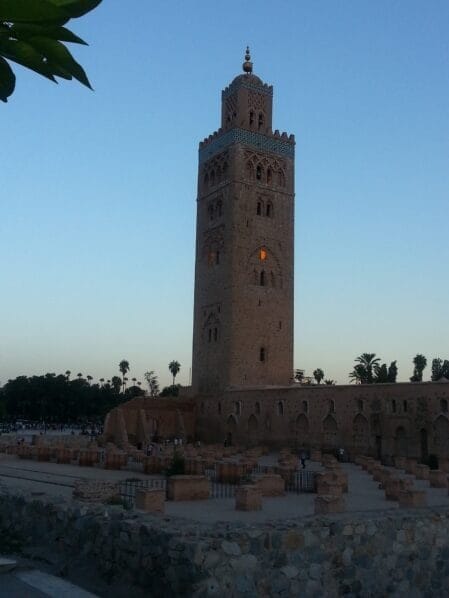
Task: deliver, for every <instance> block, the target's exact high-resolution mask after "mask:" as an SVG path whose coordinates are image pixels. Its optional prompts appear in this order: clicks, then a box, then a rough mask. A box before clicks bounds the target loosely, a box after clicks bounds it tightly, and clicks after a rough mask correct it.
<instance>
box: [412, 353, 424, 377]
mask: <svg viewBox="0 0 449 598" xmlns="http://www.w3.org/2000/svg"><path fill="white" fill-rule="evenodd" d="M413 365H414V366H415V367H414V369H413V376H412V377H411V378H410V382H422V374H423V371H424V369H425V367H426V365H427V359H426V358H425V357H424V355H421V353H418V354H417V355H415V357H414V358H413Z"/></svg>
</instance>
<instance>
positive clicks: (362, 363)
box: [349, 353, 380, 384]
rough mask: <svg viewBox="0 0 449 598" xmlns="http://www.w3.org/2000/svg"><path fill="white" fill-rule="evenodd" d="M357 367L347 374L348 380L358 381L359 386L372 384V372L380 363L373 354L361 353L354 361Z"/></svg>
mask: <svg viewBox="0 0 449 598" xmlns="http://www.w3.org/2000/svg"><path fill="white" fill-rule="evenodd" d="M355 361H356V363H357V365H356V366H355V367H354V370H353V371H352V372H351V374H349V377H350V378H353V379H355V380H359V384H372V383H373V382H374V376H373V371H374V369H375V366H376V365H377V364H378V363H379V362H380V359H379V357H376V354H375V353H362V354H361V355H359V357H356V359H355Z"/></svg>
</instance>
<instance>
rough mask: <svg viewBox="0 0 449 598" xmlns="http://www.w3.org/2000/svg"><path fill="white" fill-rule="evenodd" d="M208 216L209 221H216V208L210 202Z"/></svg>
mask: <svg viewBox="0 0 449 598" xmlns="http://www.w3.org/2000/svg"><path fill="white" fill-rule="evenodd" d="M207 215H208V216H209V220H213V219H214V206H213V203H212V202H210V203H209V204H208V206H207Z"/></svg>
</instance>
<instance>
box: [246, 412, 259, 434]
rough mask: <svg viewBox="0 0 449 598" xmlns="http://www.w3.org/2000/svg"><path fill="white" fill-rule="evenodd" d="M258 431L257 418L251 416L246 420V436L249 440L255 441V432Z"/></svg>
mask: <svg viewBox="0 0 449 598" xmlns="http://www.w3.org/2000/svg"><path fill="white" fill-rule="evenodd" d="M258 430H259V422H258V421H257V417H256V416H255V415H254V414H252V415H250V416H249V418H248V436H249V437H250V438H251V440H255V439H256V438H257V432H258Z"/></svg>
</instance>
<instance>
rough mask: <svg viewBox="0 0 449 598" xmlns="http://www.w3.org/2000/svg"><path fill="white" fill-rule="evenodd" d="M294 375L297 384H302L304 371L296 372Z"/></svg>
mask: <svg viewBox="0 0 449 598" xmlns="http://www.w3.org/2000/svg"><path fill="white" fill-rule="evenodd" d="M294 374H295V375H294V379H295V380H296V382H302V381H303V380H304V370H295V372H294Z"/></svg>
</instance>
